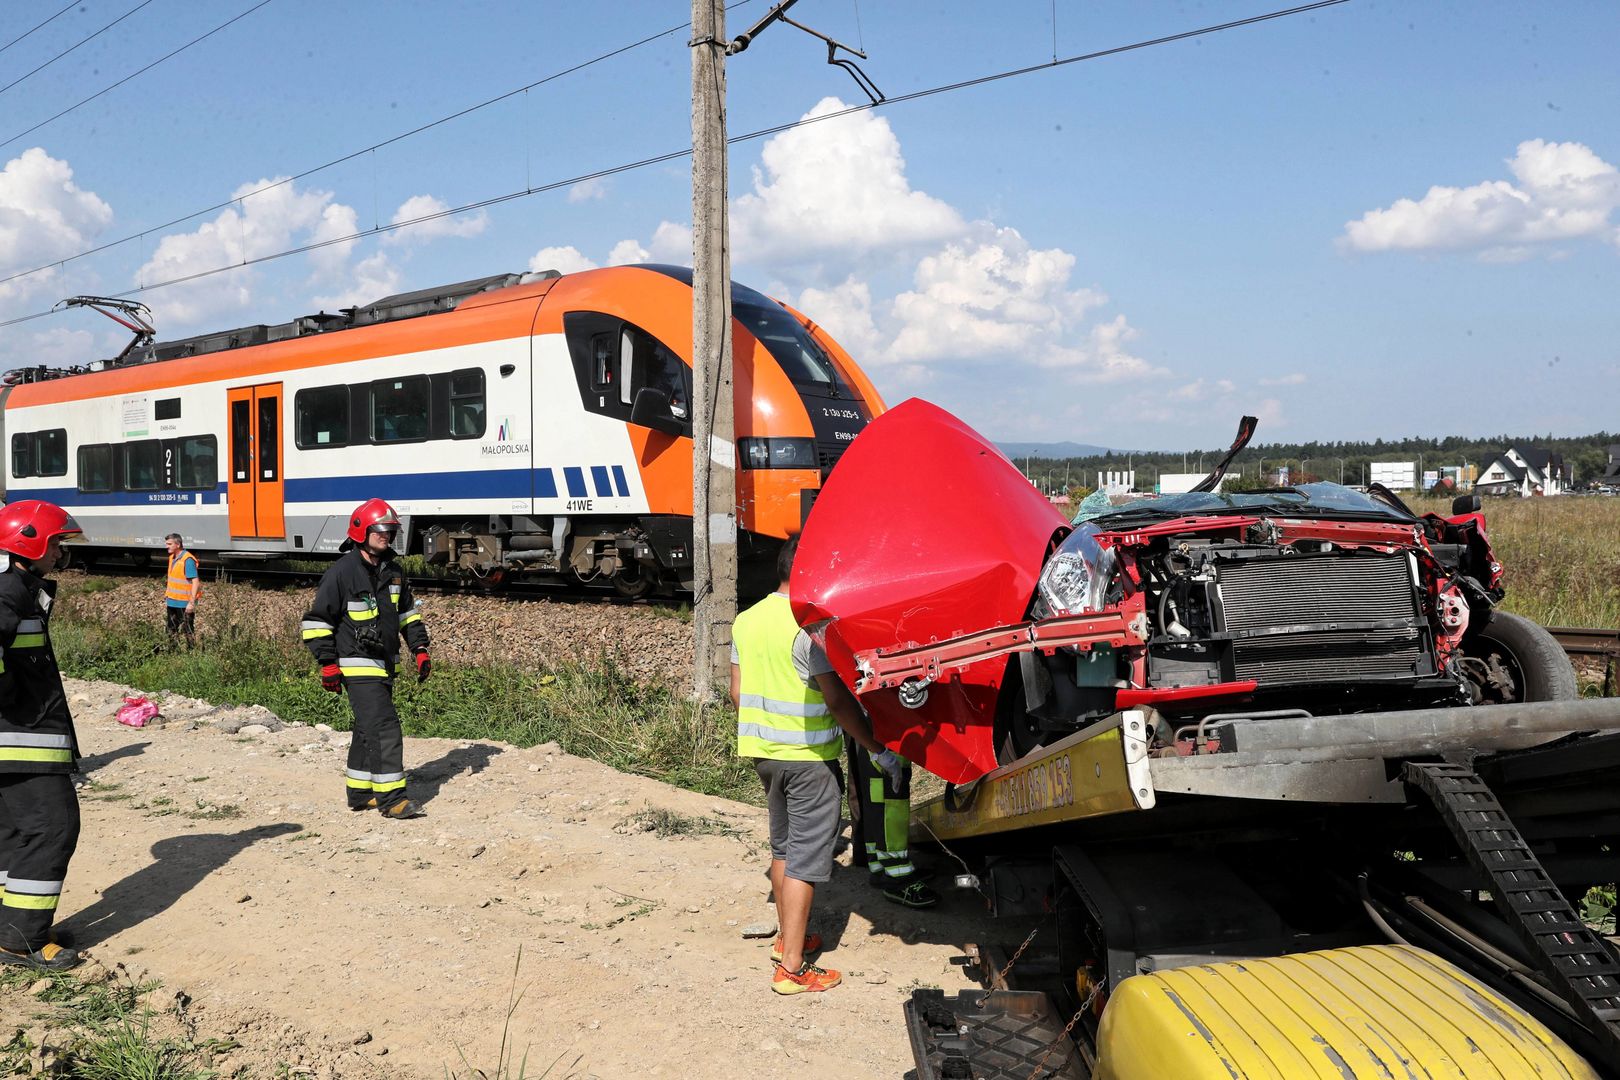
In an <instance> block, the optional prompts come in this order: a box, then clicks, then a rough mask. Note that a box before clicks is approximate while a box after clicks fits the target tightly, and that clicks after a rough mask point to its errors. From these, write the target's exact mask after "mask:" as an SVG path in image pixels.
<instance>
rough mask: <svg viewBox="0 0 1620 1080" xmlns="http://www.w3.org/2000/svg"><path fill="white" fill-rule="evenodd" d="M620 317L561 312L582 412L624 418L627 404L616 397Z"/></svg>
mask: <svg viewBox="0 0 1620 1080" xmlns="http://www.w3.org/2000/svg"><path fill="white" fill-rule="evenodd" d="M623 328H624V320H623V319H620V318H619V317H618V316H616V315H608V314H606V313H604V312H600V311H569V312H564V313H563V337H564V339H565V340H566V341H567V342H568V357H569V359H570V360H572V361H573V364H574V381H575V383H576V384H577V385H578V386H579V401H580V404H581V405H583V406H584V407H585V411H586V412H592V413H596V414H597V415H598V416H610V417H612V418H613V419H615V420H628V419H629V418H630V406H629V405H626V404H625V403H624V402H623V401H621V400H620V397H619V382H620V379H621V377H622V376H623V375H624V374H625V372H624V371H623V370H622V369H621V367H620V356H619V346H620V341H621V336H622V334H623Z"/></svg>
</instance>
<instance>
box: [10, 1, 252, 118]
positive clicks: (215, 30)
mask: <svg viewBox="0 0 1620 1080" xmlns="http://www.w3.org/2000/svg"><path fill="white" fill-rule="evenodd" d="M150 2H151V0H147V3H150ZM270 2H271V0H259V2H258V3H257V4H254V5H253V6H252V7H250V8H248V9H247V10H246V11H244V12H242V14H240V15H238V16H236V17H235V18H231V19H227V20H225V21H224V22H222V23H220V24H219V25H218V26H216V27H214V28H213V29H212V30H210V31H208V33H206V34H201V35H199V36H197V37H194V38H192V39H191V40H190V41H188V42H186V43H185V44H184V45H182V46H180V47H179V48H178V49H175V50H174V51H173V52H168V53H164V54H163V55H162V56H160V57H158V58H157V59H156V60H154V61H152V62H151V63H150V64H147V65H146V66H145V67H143V68H141V69H140V70H139V71H132V72H130V73H129V74H128V75H125V76H124V77H123V78H122V79H119V80H118V81H117V82H115V83H113V84H112V85H111V86H106V87H103V88H101V89H100V90H97V91H96V92H95V93H93V94H91V95H90V96H89V97H87V98H85V99H84V100H82V101H76V102H74V103H73V104H72V105H69V106H68V107H67V108H65V109H63V110H62V111H61V112H59V113H57V114H56V115H55V116H52V117H49V118H47V119H44V120H41V121H40V122H39V123H37V124H35V125H34V126H33V127H31V128H29V129H28V130H27V131H19V132H18V133H17V134H15V135H13V136H12V137H11V138H9V139H7V140H6V141H5V142H0V150H4V149H5V148H6V147H8V146H10V145H11V144H12V143H14V142H16V141H17V140H18V139H22V138H26V137H27V136H29V135H32V134H33V133H34V132H36V131H38V130H39V129H40V128H42V127H44V126H45V125H46V124H51V123H55V122H56V121H57V120H60V119H62V117H64V116H66V115H67V114H68V113H70V112H72V111H73V110H75V109H77V108H79V107H80V106H83V105H88V104H90V103H91V102H92V101H94V100H96V98H98V97H100V96H101V95H102V94H105V93H108V92H110V91H113V90H116V89H118V88H119V87H120V86H123V85H124V84H125V83H127V82H129V81H130V80H131V79H133V78H135V77H136V76H138V75H144V74H146V73H147V72H148V71H151V70H152V69H153V68H155V67H157V66H158V65H159V64H161V63H163V61H165V60H168V59H170V58H172V57H175V56H179V55H180V54H181V53H183V52H185V51H186V50H187V49H189V48H191V47H192V46H193V45H196V44H199V43H201V42H204V41H207V40H208V39H209V38H211V37H213V36H214V35H215V34H217V33H219V32H220V31H221V30H223V29H225V28H226V27H227V26H230V25H231V24H232V23H236V22H240V21H241V20H243V19H245V18H247V17H248V16H249V15H251V14H253V13H254V12H255V11H258V10H259V9H260V8H262V7H264V6H265V5H266V4H268V3H270ZM145 6H146V5H145V4H142V5H141V7H145ZM139 10H140V8H137V9H136V11H139ZM130 14H132V15H133V14H134V12H130Z"/></svg>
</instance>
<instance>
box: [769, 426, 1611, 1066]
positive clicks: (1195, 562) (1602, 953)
mask: <svg viewBox="0 0 1620 1080" xmlns="http://www.w3.org/2000/svg"><path fill="white" fill-rule="evenodd" d="M1257 424H1258V421H1257V420H1256V419H1255V418H1254V417H1252V416H1246V417H1243V418H1242V419H1241V421H1240V422H1239V424H1238V429H1237V435H1236V438H1235V439H1234V441H1233V443H1232V445H1231V448H1230V449H1229V450H1228V451H1227V453H1226V454H1225V456H1223V457H1222V458H1221V459H1220V460H1219V461H1218V462H1217V463H1216V465H1215V467H1214V469H1213V470H1212V471H1211V472H1210V474H1209V475H1208V476H1206V477H1205V478H1204V479H1203V480H1202V481H1200V482H1199V483H1198V484H1197V485H1195V486H1194V487H1193V489H1192V491H1190V492H1184V493H1180V494H1173V495H1161V496H1157V497H1153V498H1142V499H1132V500H1127V501H1122V502H1120V503H1118V504H1116V503H1115V502H1114V501H1113V500H1112V499H1110V498H1108V497H1106V496H1102V495H1098V496H1093V497H1091V498H1088V499H1087V500H1085V501H1083V502H1082V503H1081V504H1080V506H1079V507H1078V508H1077V510H1076V512H1075V514H1074V516H1073V517H1072V518H1070V517H1068V516H1067V515H1064V514H1061V513H1059V512H1058V511H1056V510H1055V509H1053V507H1052V505H1051V503H1050V502H1049V501H1048V500H1047V499H1046V498H1045V497H1044V496H1043V495H1042V494H1041V493H1040V492H1039V491H1037V490H1036V489H1035V488H1034V487H1032V486H1031V485H1030V483H1029V481H1028V480H1027V479H1026V478H1025V477H1024V476H1022V475H1021V474H1020V473H1019V472H1018V470H1017V469H1016V468H1015V467H1014V466H1013V465H1012V464H1011V463H1010V462H1009V461H1008V460H1007V459H1006V457H1005V456H1004V455H1003V454H1002V453H1001V452H1000V451H999V450H998V449H997V448H996V447H995V445H994V444H993V443H991V442H990V441H989V440H988V439H986V438H984V436H983V435H981V434H980V433H978V432H976V431H974V430H973V429H972V428H971V427H969V426H968V425H967V424H965V423H963V422H962V421H961V420H960V419H959V418H957V417H954V416H952V415H950V414H949V413H947V412H945V411H944V410H942V409H940V408H938V407H937V406H934V405H931V404H929V403H928V402H925V401H921V400H916V399H913V400H911V401H907V402H903V403H901V404H900V405H897V406H895V407H894V408H892V409H889V410H888V411H886V412H884V413H883V414H882V415H880V416H878V417H876V418H875V419H874V420H873V421H872V423H871V424H869V425H868V426H867V427H866V428H865V429H864V430H863V431H862V433H861V434H860V436H859V437H858V438H857V439H855V440H854V442H853V443H851V445H850V447H849V448H848V450H847V451H846V452H845V453H844V454H843V456H842V457H841V458H840V459H839V461H838V464H837V467H836V468H835V469H834V470H833V471H832V472H831V474H830V475H829V476H828V477H827V479H826V481H825V483H824V484H823V486H822V489H821V493H820V494H819V496H818V497H817V499H816V501H815V504H814V507H813V509H812V511H811V512H810V514H809V516H808V517H807V519H806V521H805V523H804V528H803V531H802V533H801V536H800V540H799V546H798V549H797V554H796V555H795V558H794V563H793V576H792V580H791V583H790V589H789V599H790V601H791V602H792V606H793V613H794V617H795V619H796V620H797V621H798V623H799V625H801V626H803V627H806V628H807V629H809V630H810V632H811V633H812V634H814V635H818V639H819V640H821V641H822V643H823V648H824V649H825V651H826V654H827V657H828V661H829V662H830V663H831V665H832V666H833V668H834V670H835V671H836V672H837V673H838V676H839V679H840V680H841V681H842V682H843V683H844V684H845V685H846V686H847V687H849V688H850V690H851V691H852V692H853V693H854V694H855V695H856V696H857V697H858V698H859V699H860V701H861V703H862V705H863V707H864V708H865V709H866V711H867V713H868V715H869V716H870V717H871V719H872V728H873V734H874V735H875V736H876V737H877V738H878V739H879V740H880V741H882V742H883V743H884V744H885V745H886V746H889V747H891V748H892V749H895V750H897V751H898V752H900V753H901V754H903V755H905V756H906V757H907V758H908V759H910V760H911V761H914V762H916V763H918V764H919V765H921V766H923V767H925V768H927V769H928V770H929V771H931V772H932V773H934V774H935V775H937V776H939V777H941V778H943V779H945V780H946V781H948V782H949V783H950V785H951V786H948V787H947V788H946V790H945V792H944V794H943V795H942V796H940V797H939V798H937V799H935V800H933V801H931V802H928V803H925V804H922V805H920V806H918V807H916V809H915V812H914V818H913V821H914V828H913V831H912V838H913V843H914V844H916V845H917V846H919V847H921V846H924V845H926V844H937V845H939V846H940V847H941V848H943V850H944V851H945V852H946V853H947V857H948V858H950V859H954V860H960V870H961V873H960V874H959V875H958V882H959V884H962V885H964V886H965V887H968V888H974V889H977V890H978V891H979V892H980V893H982V895H983V898H984V901H985V904H986V906H987V908H988V910H989V912H990V914H991V915H993V916H1011V917H1017V918H1020V919H1022V920H1026V921H1028V920H1033V922H1034V930H1033V932H1031V933H1030V934H1029V935H1028V936H1026V937H1024V939H1023V941H1022V943H1021V944H1019V945H1018V946H1017V947H1016V948H1013V949H1011V950H1010V951H1009V952H1007V953H998V952H995V951H994V950H992V949H984V950H981V951H980V957H981V961H982V966H983V967H985V968H986V969H987V973H988V974H989V976H990V977H989V978H988V979H987V983H988V985H987V987H986V988H984V989H978V990H971V991H968V992H965V993H957V994H955V995H951V996H947V995H946V994H945V993H944V992H943V991H941V990H938V989H932V990H927V989H925V990H919V991H917V992H916V993H914V994H913V996H912V997H911V1000H910V1001H909V1002H908V1003H907V1005H906V1018H907V1024H908V1029H909V1032H910V1037H911V1042H912V1046H913V1050H914V1057H915V1060H916V1070H915V1076H916V1077H917V1080H969V1078H972V1080H1040V1078H1062V1080H1204V1078H1210V1080H1223V1078H1225V1080H1236V1078H1248V1077H1254V1078H1260V1077H1267V1078H1275V1080H1294V1078H1297V1077H1304V1078H1323V1080H1351V1078H1369V1080H1371V1078H1377V1080H1412V1078H1440V1077H1447V1078H1456V1077H1467V1078H1470V1080H1475V1078H1480V1077H1495V1078H1503V1080H1518V1078H1521V1077H1582V1078H1590V1077H1603V1076H1607V1077H1613V1078H1616V1080H1620V962H1617V958H1616V953H1615V951H1614V949H1613V948H1612V947H1611V945H1610V944H1609V942H1608V941H1607V940H1606V939H1605V938H1603V937H1602V936H1601V935H1600V934H1599V933H1597V932H1596V931H1595V930H1594V929H1593V928H1591V927H1589V926H1588V924H1587V922H1586V921H1585V919H1583V918H1582V914H1583V913H1582V911H1580V910H1578V909H1577V905H1582V906H1584V900H1585V898H1586V897H1587V895H1588V892H1589V890H1590V889H1591V888H1592V887H1593V886H1602V885H1610V884H1612V883H1614V882H1616V881H1620V783H1617V782H1616V781H1617V780H1620V699H1614V698H1601V699H1597V698H1594V699H1583V698H1581V697H1580V695H1579V687H1578V684H1577V680H1576V676H1575V672H1574V670H1573V668H1572V667H1571V665H1570V662H1569V660H1568V657H1567V656H1566V655H1565V651H1564V649H1562V648H1560V643H1559V641H1558V640H1557V639H1556V638H1554V637H1553V636H1552V635H1550V634H1549V633H1548V631H1547V630H1545V629H1544V628H1542V627H1539V626H1536V625H1535V624H1534V623H1531V622H1530V621H1529V620H1527V619H1524V618H1522V617H1520V616H1518V615H1515V614H1513V613H1511V612H1508V611H1506V610H1505V609H1504V608H1503V607H1502V601H1504V600H1505V598H1506V596H1507V584H1506V582H1505V579H1504V574H1505V572H1506V571H1505V568H1504V567H1503V565H1502V564H1501V562H1500V561H1499V560H1498V558H1497V557H1496V555H1495V553H1494V550H1493V548H1492V547H1491V544H1490V541H1489V537H1488V530H1487V522H1486V520H1485V515H1484V514H1483V513H1482V512H1481V506H1480V503H1479V501H1478V500H1477V499H1476V498H1474V497H1471V496H1464V497H1461V498H1459V499H1457V500H1456V501H1454V503H1453V504H1452V507H1451V512H1450V513H1449V514H1440V513H1437V512H1433V511H1430V512H1424V513H1419V512H1418V511H1415V510H1413V509H1412V508H1411V507H1409V506H1407V505H1406V504H1405V503H1403V502H1402V501H1401V500H1400V498H1399V497H1398V496H1397V495H1396V494H1395V493H1393V492H1390V491H1387V490H1385V489H1383V488H1379V487H1377V486H1376V485H1375V486H1374V487H1373V488H1370V489H1368V490H1367V491H1356V490H1352V489H1350V488H1346V487H1344V486H1343V485H1339V484H1331V483H1327V482H1311V481H1307V482H1303V483H1301V484H1299V485H1297V486H1281V487H1267V488H1264V489H1262V490H1257V491H1256V490H1248V491H1224V490H1223V489H1222V480H1223V477H1224V476H1225V474H1226V471H1227V470H1228V468H1229V467H1230V466H1231V464H1232V463H1233V462H1234V461H1235V459H1236V456H1237V455H1238V454H1239V453H1241V452H1242V451H1243V449H1244V447H1245V446H1246V445H1247V444H1248V442H1249V441H1250V440H1251V438H1252V437H1253V435H1254V433H1255V430H1256V425H1257ZM1094 500H1095V501H1094ZM1088 504H1089V505H1088ZM1599 637H1603V635H1599ZM1581 644H1583V645H1584V647H1586V648H1592V649H1598V648H1606V647H1607V646H1606V638H1605V639H1604V640H1602V641H1600V640H1596V639H1594V640H1591V641H1588V642H1584V643H1581ZM952 865H955V864H954V863H953V864H952ZM1026 929H1028V927H1027V925H1025V926H1022V927H1021V928H1020V930H1019V931H1016V932H1012V933H1009V934H1008V935H1007V936H1008V937H1009V939H1011V941H1016V940H1017V934H1018V933H1021V932H1022V931H1023V930H1026ZM1011 941H1009V944H1010V943H1011Z"/></svg>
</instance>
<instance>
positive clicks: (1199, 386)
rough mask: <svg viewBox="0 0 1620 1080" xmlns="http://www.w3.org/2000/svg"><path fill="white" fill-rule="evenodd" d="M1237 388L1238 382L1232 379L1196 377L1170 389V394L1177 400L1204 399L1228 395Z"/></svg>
mask: <svg viewBox="0 0 1620 1080" xmlns="http://www.w3.org/2000/svg"><path fill="white" fill-rule="evenodd" d="M1236 389H1237V384H1236V383H1234V382H1233V381H1232V380H1231V379H1216V380H1215V381H1214V382H1210V381H1209V380H1208V379H1194V380H1193V381H1192V382H1190V383H1183V384H1181V385H1180V386H1178V387H1176V388H1175V389H1174V390H1172V391H1170V394H1169V396H1170V397H1172V398H1174V399H1176V400H1177V401H1204V400H1206V399H1208V398H1210V397H1212V396H1216V395H1219V396H1221V397H1226V396H1228V395H1230V394H1231V393H1232V391H1234V390H1236Z"/></svg>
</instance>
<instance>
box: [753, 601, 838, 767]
mask: <svg viewBox="0 0 1620 1080" xmlns="http://www.w3.org/2000/svg"><path fill="white" fill-rule="evenodd" d="M798 636H799V624H798V623H796V622H794V621H793V609H792V608H791V607H790V606H789V604H788V598H787V597H785V596H783V595H782V594H781V593H772V594H771V595H770V596H767V597H766V598H765V599H763V600H761V601H760V602H759V603H757V604H755V605H754V606H753V607H751V608H749V609H748V610H747V611H745V612H743V613H742V614H741V615H738V616H737V621H736V622H735V623H733V624H732V628H731V638H732V641H733V643H734V644H735V645H736V647H737V666H738V668H739V670H740V673H741V674H740V679H739V683H740V685H739V692H738V706H737V754H738V755H739V756H740V757H753V758H772V759H775V760H777V761H834V760H837V758H838V754H839V751H841V750H842V749H843V732H842V731H840V730H839V727H838V722H837V721H836V720H834V719H833V716H832V713H831V712H830V711H829V710H828V708H827V702H826V699H824V698H823V697H822V696H821V692H820V691H818V690H813V689H811V688H810V687H808V686H806V685H805V684H804V680H803V679H801V678H800V677H799V672H798V669H797V668H795V667H794V666H793V639H794V638H796V637H798Z"/></svg>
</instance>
